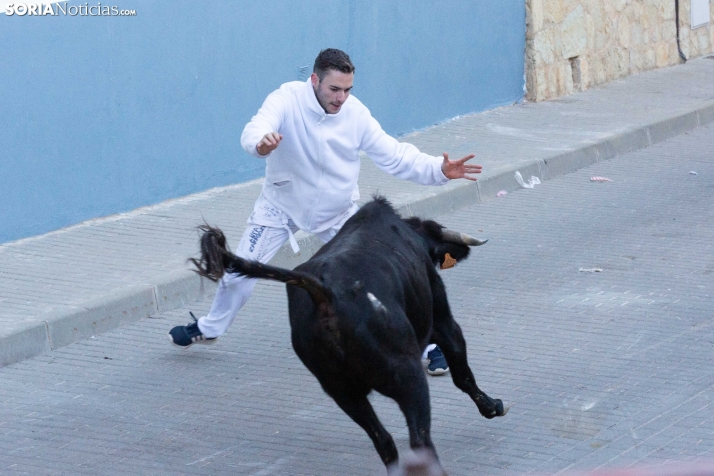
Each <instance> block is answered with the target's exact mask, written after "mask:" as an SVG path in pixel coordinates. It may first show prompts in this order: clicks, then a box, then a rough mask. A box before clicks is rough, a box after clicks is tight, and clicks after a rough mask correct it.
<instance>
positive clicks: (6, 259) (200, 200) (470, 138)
mask: <svg viewBox="0 0 714 476" xmlns="http://www.w3.org/2000/svg"><path fill="white" fill-rule="evenodd" d="M713 77H714V61H712V59H710V58H702V59H698V60H694V61H690V62H689V63H687V64H686V65H680V66H676V67H672V68H667V69H663V70H657V71H652V72H648V73H643V74H640V75H637V76H633V77H630V78H627V79H624V80H621V81H616V82H613V83H610V84H608V85H606V86H604V87H602V88H598V89H594V90H590V91H587V92H584V93H580V94H577V95H573V96H569V97H566V98H562V99H559V100H554V101H550V102H545V103H538V104H529V103H526V104H520V105H515V106H510V107H505V108H501V109H497V110H494V111H489V112H486V113H482V114H474V115H470V116H465V117H461V118H458V119H455V120H452V121H449V122H447V123H444V124H441V125H438V126H435V127H432V128H429V129H426V130H424V131H421V132H417V133H414V134H410V135H409V136H406V137H404V138H402V140H405V141H408V142H412V143H414V144H415V145H416V146H417V147H419V148H420V149H421V150H423V151H424V152H427V153H431V154H434V155H438V154H440V153H441V152H443V151H448V152H449V153H450V154H451V156H452V157H460V156H462V155H465V154H467V153H471V152H473V153H475V154H476V155H477V159H475V161H476V162H477V163H480V164H482V165H483V166H484V171H485V172H484V174H482V177H481V179H480V180H479V181H478V182H477V183H476V184H472V183H469V182H467V181H458V182H452V183H450V184H448V185H446V186H444V187H424V186H419V185H415V184H411V183H408V182H404V181H400V180H397V179H394V178H393V177H390V176H387V175H386V174H384V173H382V172H380V171H378V170H377V169H376V168H375V167H374V165H373V164H372V163H371V162H370V161H369V160H363V162H362V164H363V171H362V174H361V179H360V189H361V192H362V196H363V200H364V199H368V198H369V196H370V195H371V194H372V193H374V192H380V193H382V194H384V195H386V196H387V197H388V198H389V199H390V200H391V201H392V203H394V204H395V205H397V206H398V207H399V208H400V210H401V211H402V213H404V214H407V215H408V214H418V215H421V216H438V215H441V214H444V213H447V212H450V211H454V210H456V209H458V208H460V207H462V206H464V205H468V204H473V203H476V202H479V201H484V200H488V199H490V198H493V197H495V195H496V193H497V192H498V191H499V190H507V191H512V190H515V189H517V188H518V187H519V185H518V184H517V182H516V180H515V179H514V172H515V171H520V172H521V174H522V175H523V177H524V178H526V180H527V179H528V178H529V177H530V176H532V175H535V176H537V177H539V178H540V179H541V180H548V179H550V178H553V177H556V176H559V175H562V174H564V173H568V172H572V171H574V170H577V169H579V168H582V167H585V166H587V165H590V164H593V163H595V162H599V161H602V160H607V159H610V158H612V157H615V156H616V155H619V154H623V153H626V152H630V151H633V150H637V149H641V148H643V147H646V146H647V145H651V144H654V143H658V142H661V141H663V140H665V139H668V138H671V137H674V136H677V135H679V134H681V133H683V132H687V131H690V130H693V129H695V128H697V127H701V126H703V125H706V124H709V123H711V122H714V81H712V79H711V78H713ZM643 173H645V172H644V171H643ZM261 184H262V182H261V181H260V180H258V181H254V182H249V183H246V184H240V185H235V186H230V187H225V188H220V189H213V190H209V191H207V192H203V193H199V194H195V195H191V196H188V197H184V198H181V199H177V200H172V201H168V202H165V203H162V204H159V205H156V206H151V207H146V208H142V209H139V210H135V211H133V212H130V213H126V214H121V215H116V216H112V217H108V218H103V219H97V220H91V221H88V222H85V223H82V224H80V225H77V226H73V227H70V228H67V229H64V230H60V231H57V232H53V233H49V234H46V235H42V236H38V237H33V238H29V239H25V240H20V241H17V242H13V243H8V244H4V245H0V365H7V364H9V363H12V362H17V361H19V360H23V359H25V358H28V357H31V356H34V355H37V354H40V353H44V352H49V351H51V350H52V349H57V348H60V347H63V346H65V345H68V344H70V343H72V342H76V341H78V340H81V339H84V338H88V337H91V336H93V335H96V334H98V333H101V332H103V331H106V330H108V329H112V328H115V327H117V326H119V325H121V324H122V323H126V322H129V321H135V320H138V319H140V318H142V317H146V316H150V315H155V314H157V313H159V312H163V311H166V310H170V309H175V308H178V307H180V306H182V305H184V304H186V303H188V302H192V301H194V300H196V299H198V298H201V297H202V296H204V295H205V293H209V295H210V293H211V292H212V288H211V287H210V286H209V285H208V283H207V282H205V281H204V282H203V283H202V282H201V281H200V280H199V279H198V278H197V277H195V276H194V275H193V274H192V273H190V272H189V271H188V270H187V266H186V263H185V260H186V258H187V257H189V256H192V255H194V254H195V253H196V251H197V234H196V231H195V226H196V225H197V224H199V223H201V222H202V221H203V219H204V218H205V220H207V221H208V222H209V223H211V224H216V225H219V226H221V227H222V228H223V229H224V231H225V232H226V233H227V236H228V239H229V242H231V243H233V244H235V243H236V242H237V240H238V239H239V237H240V234H241V232H242V230H243V228H244V224H245V220H246V219H247V217H248V215H249V213H250V211H251V210H252V204H253V202H254V200H255V198H256V197H257V196H258V193H259V191H260V188H261ZM663 186H667V184H666V183H664V184H663ZM299 242H300V243H301V247H302V251H301V253H300V254H299V255H298V256H294V255H292V254H291V252H289V251H288V249H287V248H284V249H283V250H282V251H281V253H280V254H279V255H278V256H277V257H276V259H275V261H274V262H275V263H276V264H278V265H282V266H294V265H296V264H298V263H299V262H301V261H303V260H305V259H307V257H309V256H310V255H311V253H312V252H314V250H315V249H317V247H318V243H317V241H316V240H315V239H314V238H313V237H311V236H308V235H300V237H299ZM204 286H205V288H204Z"/></svg>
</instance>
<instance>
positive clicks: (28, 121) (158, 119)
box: [0, 0, 525, 242]
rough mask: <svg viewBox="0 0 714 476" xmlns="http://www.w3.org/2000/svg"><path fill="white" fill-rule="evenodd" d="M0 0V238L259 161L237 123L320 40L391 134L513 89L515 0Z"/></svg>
mask: <svg viewBox="0 0 714 476" xmlns="http://www.w3.org/2000/svg"><path fill="white" fill-rule="evenodd" d="M8 3H11V2H2V5H0V6H2V7H3V9H2V10H0V44H1V45H2V62H1V63H0V73H1V74H2V88H3V89H2V92H1V93H0V130H2V131H3V138H2V148H1V149H0V242H6V241H10V240H15V239H18V238H22V237H26V236H30V235H35V234H40V233H45V232H47V231H50V230H54V229H57V228H60V227H64V226H67V225H70V224H74V223H78V222H80V221H83V220H87V219H90V218H94V217H99V216H103V215H108V214H114V213H117V212H122V211H128V210H131V209H134V208H136V207H140V206H143V205H148V204H152V203H157V202H159V201H163V200H166V199H169V198H172V197H178V196H183V195H186V194H189V193H192V192H196V191H200V190H205V189H208V188H211V187H216V186H222V185H226V184H230V183H235V182H241V181H247V180H250V179H254V178H256V177H259V176H261V175H262V174H263V170H264V164H263V162H262V161H260V160H258V159H253V158H251V157H249V156H248V155H247V154H245V153H244V152H243V151H242V149H241V148H240V144H239V142H238V139H239V136H240V133H241V131H242V129H243V126H244V125H245V123H246V122H247V121H248V120H249V119H250V117H251V116H252V115H253V114H254V113H255V111H256V110H257V109H258V107H259V106H260V104H261V102H262V101H263V99H264V98H265V96H266V95H267V94H268V93H269V92H270V91H272V90H273V89H275V88H277V87H278V86H279V85H280V84H281V83H283V82H285V81H291V80H295V79H298V78H299V77H300V76H301V75H304V74H309V71H306V72H305V73H302V72H301V70H300V68H301V67H306V70H310V71H311V69H312V63H313V61H314V58H315V56H316V55H317V53H318V52H319V50H320V49H323V48H326V47H337V48H342V49H344V50H346V51H347V52H348V53H349V54H350V55H351V57H352V59H353V61H354V63H355V65H356V67H357V74H356V79H355V88H354V94H355V95H356V96H357V97H359V98H360V100H362V101H363V102H364V103H365V104H366V105H367V106H368V107H369V108H370V109H371V110H372V113H373V115H374V116H375V117H376V118H377V119H378V120H379V121H380V122H381V123H382V125H383V127H384V128H385V130H386V131H387V132H389V133H392V134H400V133H405V132H409V131H411V130H414V129H417V128H422V127H425V126H427V125H430V124H433V123H435V122H438V121H442V120H445V119H448V118H451V117H454V116H457V115H461V114H466V113H470V112H474V111H479V110H484V109H489V108H493V107H496V106H500V105H504V104H508V103H512V102H514V101H518V100H519V99H521V98H522V96H523V77H524V67H523V50H524V44H525V6H524V5H523V2H522V1H521V0H504V1H500V2H470V1H466V0H453V1H448V2H445V1H434V0H429V1H427V0H416V1H415V0H365V1H361V2H358V1H357V0H350V1H341V2H336V1H329V0H323V1H315V2H294V1H288V0H268V1H264V2H248V1H240V2H228V1H215V2H211V1H201V2H172V1H168V0H156V1H153V2H136V1H131V2H130V1H126V2H125V1H123V0H122V2H117V3H111V2H102V5H106V6H113V5H116V6H118V8H120V9H135V10H136V13H137V15H136V16H130V17H121V16H113V17H100V16H96V17H92V16H82V15H76V16H69V15H66V16H65V15H63V14H60V15H57V16H29V15H25V16H18V15H13V16H6V15H5V13H4V6H5V5H7V4H8ZM68 3H69V5H70V6H71V5H84V2H81V3H78V2H68ZM91 5H95V3H91V4H90V6H91Z"/></svg>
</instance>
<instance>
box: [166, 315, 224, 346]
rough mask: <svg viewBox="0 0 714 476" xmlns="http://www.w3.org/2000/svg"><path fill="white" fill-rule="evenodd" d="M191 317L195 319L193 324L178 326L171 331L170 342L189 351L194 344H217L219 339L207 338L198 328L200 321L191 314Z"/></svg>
mask: <svg viewBox="0 0 714 476" xmlns="http://www.w3.org/2000/svg"><path fill="white" fill-rule="evenodd" d="M189 314H191V317H193V322H191V323H189V324H186V325H185V326H176V327H174V328H173V329H171V330H170V331H169V340H170V341H171V343H172V344H173V345H175V346H176V347H180V348H182V349H188V348H189V347H191V346H192V345H193V344H206V345H211V344H215V343H216V341H217V340H218V337H210V338H209V337H206V336H204V335H203V333H202V332H201V329H199V328H198V319H196V316H194V315H193V313H192V312H189Z"/></svg>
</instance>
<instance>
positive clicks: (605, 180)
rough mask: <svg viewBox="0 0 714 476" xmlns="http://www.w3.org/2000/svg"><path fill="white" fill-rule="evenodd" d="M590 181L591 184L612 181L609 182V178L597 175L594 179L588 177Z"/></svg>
mask: <svg viewBox="0 0 714 476" xmlns="http://www.w3.org/2000/svg"><path fill="white" fill-rule="evenodd" d="M590 181H591V182H612V180H610V179H609V178H607V177H600V176H598V175H595V176H594V177H590Z"/></svg>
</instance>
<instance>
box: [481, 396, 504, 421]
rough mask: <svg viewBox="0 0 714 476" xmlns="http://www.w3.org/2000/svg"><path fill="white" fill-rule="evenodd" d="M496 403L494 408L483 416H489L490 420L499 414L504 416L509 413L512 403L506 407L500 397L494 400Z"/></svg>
mask: <svg viewBox="0 0 714 476" xmlns="http://www.w3.org/2000/svg"><path fill="white" fill-rule="evenodd" d="M493 403H494V409H493V410H492V411H491V413H489V414H484V415H483V416H484V417H486V418H488V419H489V420H490V419H491V418H496V417H499V416H503V415H505V414H506V413H508V410H509V409H510V408H511V407H510V405H506V406H505V407H504V405H503V402H502V401H501V400H500V399H495V400H494V401H493Z"/></svg>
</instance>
